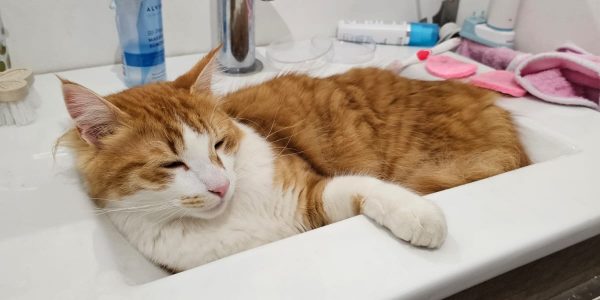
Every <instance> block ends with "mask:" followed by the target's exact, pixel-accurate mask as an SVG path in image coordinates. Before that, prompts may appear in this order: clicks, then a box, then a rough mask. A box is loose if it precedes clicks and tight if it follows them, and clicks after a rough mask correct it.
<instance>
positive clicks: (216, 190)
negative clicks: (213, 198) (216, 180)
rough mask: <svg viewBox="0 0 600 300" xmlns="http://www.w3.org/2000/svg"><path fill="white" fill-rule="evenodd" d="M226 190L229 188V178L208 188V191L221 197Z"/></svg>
mask: <svg viewBox="0 0 600 300" xmlns="http://www.w3.org/2000/svg"><path fill="white" fill-rule="evenodd" d="M227 190H229V180H227V181H225V182H224V183H223V184H220V185H217V186H215V187H211V188H209V189H208V191H209V192H211V193H213V194H215V195H217V196H219V197H221V198H223V197H225V194H227Z"/></svg>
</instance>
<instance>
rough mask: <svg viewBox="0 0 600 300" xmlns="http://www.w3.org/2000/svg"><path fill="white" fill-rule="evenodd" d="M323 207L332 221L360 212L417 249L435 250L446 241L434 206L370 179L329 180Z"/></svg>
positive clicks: (340, 177) (403, 191)
mask: <svg viewBox="0 0 600 300" xmlns="http://www.w3.org/2000/svg"><path fill="white" fill-rule="evenodd" d="M323 208H324V210H325V213H326V214H327V216H328V217H329V219H330V221H332V222H335V221H339V220H343V219H346V218H348V217H351V216H354V215H357V214H359V213H362V214H364V215H366V216H367V217H369V218H371V219H373V220H375V221H376V222H377V223H379V224H380V225H383V226H384V227H386V228H388V229H389V230H390V231H391V232H392V233H393V234H394V235H396V236H397V237H399V238H401V239H403V240H405V241H407V242H410V243H411V244H413V245H417V246H424V247H430V248H437V247H439V246H440V245H441V244H442V243H443V242H444V239H445V238H446V232H447V229H446V220H445V218H444V214H443V213H442V211H441V210H440V208H439V207H438V206H437V205H435V204H434V203H433V202H431V201H429V200H427V199H425V198H422V197H421V196H419V195H417V194H415V193H413V192H411V191H409V190H407V189H405V188H402V187H401V186H399V185H396V184H392V183H388V182H385V181H382V180H379V179H376V178H373V177H367V176H339V177H334V178H332V179H331V180H330V181H329V182H328V183H327V185H326V186H325V189H324V191H323Z"/></svg>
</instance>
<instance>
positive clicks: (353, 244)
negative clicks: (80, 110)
mask: <svg viewBox="0 0 600 300" xmlns="http://www.w3.org/2000/svg"><path fill="white" fill-rule="evenodd" d="M414 51H415V49H411V48H395V47H379V48H378V50H377V54H376V60H375V61H372V62H371V63H370V64H376V65H377V64H378V65H382V64H384V63H385V62H388V61H390V60H391V59H392V58H402V57H405V56H406V55H409V54H410V53H413V52H414ZM198 57H199V56H197V55H193V56H185V57H177V58H170V59H168V60H167V68H168V73H169V77H170V78H174V77H175V76H176V75H178V74H180V73H182V72H183V71H184V70H186V69H187V68H189V67H190V66H192V65H193V63H194V62H195V61H196V59H198ZM349 67H350V66H344V65H332V66H329V67H327V68H326V69H323V70H320V71H319V73H320V74H323V75H324V74H329V73H335V72H339V71H342V70H344V69H346V68H349ZM480 70H485V68H484V67H482V66H481V67H480ZM118 72H119V68H118V67H116V66H106V67H98V68H91V69H82V70H75V71H69V72H63V73H61V74H60V75H61V76H63V77H65V78H68V79H70V80H73V81H76V82H79V83H81V84H83V85H85V86H87V87H89V88H91V89H93V90H95V91H96V92H98V93H100V94H106V93H110V92H115V91H118V90H120V89H122V88H124V86H123V84H122V82H121V81H120V80H119V79H118V77H117V76H115V74H117V73H118ZM273 74H274V71H271V70H270V69H269V68H268V67H267V68H266V71H265V72H263V73H260V74H256V75H253V76H252V77H236V78H221V79H220V80H217V81H216V82H215V88H216V89H218V90H221V91H224V90H228V89H232V88H237V87H239V86H240V83H239V82H240V81H242V80H243V81H245V82H259V81H260V80H264V79H265V78H268V77H269V76H273ZM405 75H406V76H410V77H415V78H424V79H433V78H432V77H431V76H429V75H428V74H426V73H425V71H424V69H423V67H422V66H412V67H410V68H409V69H407V70H406V71H405ZM34 88H35V90H36V91H37V92H38V93H39V94H40V95H41V96H42V102H43V103H42V105H41V107H40V109H39V118H38V120H37V121H36V122H35V123H34V124H32V125H30V126H26V127H20V128H16V127H0V298H1V299H95V298H100V299H236V298H237V299H242V298H243V299H269V298H273V299H280V298H286V299H291V298H295V299H324V298H337V299H389V298H406V299H416V298H440V297H443V296H447V295H450V294H452V293H454V292H457V291H459V290H462V289H464V288H466V287H469V286H471V285H473V284H476V283H478V282H481V281H484V280H486V279H488V278H491V277H493V276H495V275H498V274H500V273H502V272H505V271H507V270H510V269H512V268H515V267H517V266H520V265H523V264H525V263H527V262H529V261H532V260H534V259H537V258H539V257H542V256H544V255H547V254H549V253H552V252H555V251H557V250H559V249H562V248H564V247H567V246H569V245H572V244H574V243H576V242H579V241H581V240H584V239H586V238H589V237H591V236H593V235H596V234H599V233H600V197H599V196H598V190H597V188H598V186H597V184H598V182H599V178H600V176H599V174H600V155H599V154H600V114H599V113H598V112H595V111H592V110H590V109H586V108H576V107H564V106H557V105H551V104H546V103H542V102H539V101H536V100H530V99H526V98H522V99H514V98H505V99H501V100H500V101H499V104H500V105H501V106H503V107H505V108H507V109H509V110H510V111H512V112H513V113H514V114H515V115H516V117H515V118H516V120H517V122H518V124H519V127H520V131H521V133H522V137H523V141H524V143H525V145H526V148H527V150H528V152H529V153H530V154H531V156H532V158H533V160H534V161H535V162H536V164H534V165H532V166H529V167H526V168H522V169H519V170H515V171H513V172H509V173H505V174H502V175H499V176H495V177H493V178H489V179H485V180H481V181H478V182H475V183H472V184H468V185H464V186H460V187H457V188H454V189H450V190H446V191H443V192H439V193H436V194H432V195H429V196H427V197H428V198H430V199H433V200H434V201H436V202H437V203H438V204H439V205H440V206H441V207H442V208H443V209H444V211H445V213H446V216H447V219H448V225H449V236H448V240H447V242H446V244H445V245H444V246H443V247H442V248H441V249H439V250H434V251H431V250H424V249H417V248H414V247H410V246H409V245H407V244H406V243H403V242H401V241H398V240H397V239H395V238H393V237H392V236H391V235H390V234H388V233H387V232H386V231H385V230H383V229H382V228H380V227H379V226H377V225H375V224H373V223H372V222H370V221H369V220H368V219H367V218H365V217H362V216H359V217H354V218H351V219H349V220H346V221H343V222H339V223H336V224H333V225H330V226H326V227H323V228H320V229H317V230H313V231H311V232H308V233H305V234H301V235H298V236H294V237H291V238H288V239H285V240H282V241H279V242H276V243H272V244H269V245H265V246H263V247H260V248H257V249H253V250H250V251H246V252H243V253H239V254H237V255H234V256H231V257H228V258H225V259H222V260H219V261H217V262H214V263H211V264H208V265H205V266H201V267H198V268H195V269H193V270H190V271H187V272H183V273H180V274H176V275H173V276H167V275H168V274H166V273H165V272H163V271H162V270H160V269H159V268H157V267H155V266H154V265H152V264H151V263H149V262H148V261H146V260H145V259H144V258H143V257H141V255H140V254H139V253H138V252H137V251H136V250H135V249H133V248H131V247H130V246H129V245H128V244H127V242H126V241H125V240H124V239H123V238H122V237H121V236H120V235H119V233H118V232H116V230H115V229H114V228H113V227H112V225H111V224H110V223H109V222H108V221H107V220H106V218H105V217H104V216H102V215H96V214H95V211H94V207H93V205H92V204H91V203H90V201H89V200H88V199H87V197H86V195H85V192H84V191H83V189H82V187H81V185H80V182H79V179H78V177H77V174H76V173H75V172H74V170H73V166H72V158H71V156H70V154H69V153H67V152H65V151H64V150H62V149H59V151H58V152H57V154H56V158H55V159H54V158H53V155H52V146H53V145H54V142H55V141H56V139H57V137H58V136H59V135H60V134H61V133H62V132H63V131H64V130H65V129H66V128H67V127H68V126H69V120H68V116H67V113H66V111H65V109H64V107H63V104H62V97H61V92H60V85H59V81H58V80H57V79H56V77H54V76H53V75H52V74H46V75H39V76H37V77H36V80H35V85H34Z"/></svg>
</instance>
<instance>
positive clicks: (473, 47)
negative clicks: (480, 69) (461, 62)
mask: <svg viewBox="0 0 600 300" xmlns="http://www.w3.org/2000/svg"><path fill="white" fill-rule="evenodd" d="M456 53H458V54H460V55H462V56H466V57H468V58H470V59H472V60H474V61H477V62H480V63H482V64H484V65H487V66H489V67H492V68H494V69H496V70H514V68H515V67H516V65H517V64H518V63H519V61H522V60H523V59H524V58H526V57H528V56H529V55H531V54H527V53H523V52H518V51H515V50H512V49H509V48H493V47H488V46H486V45H482V44H479V43H476V42H473V41H470V40H467V39H463V40H462V41H461V42H460V45H459V46H458V49H456Z"/></svg>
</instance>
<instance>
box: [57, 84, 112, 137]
mask: <svg viewBox="0 0 600 300" xmlns="http://www.w3.org/2000/svg"><path fill="white" fill-rule="evenodd" d="M62 89H63V96H64V100H65V104H66V106H67V111H68V112H69V115H70V116H71V118H72V119H73V121H75V126H77V128H78V130H79V133H80V135H81V137H82V138H83V139H84V140H85V141H86V142H88V143H89V144H93V145H96V146H97V145H99V139H100V138H101V137H102V136H105V135H106V134H108V133H110V131H111V129H112V127H113V126H114V125H115V123H116V121H117V120H116V115H115V112H114V111H113V109H112V105H111V104H110V103H109V102H107V101H106V100H104V99H103V98H102V97H100V96H98V95H97V94H96V93H94V92H92V91H91V90H89V89H87V88H84V87H82V86H80V85H77V84H74V83H64V84H63V87H62ZM115 109H116V108H115Z"/></svg>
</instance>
